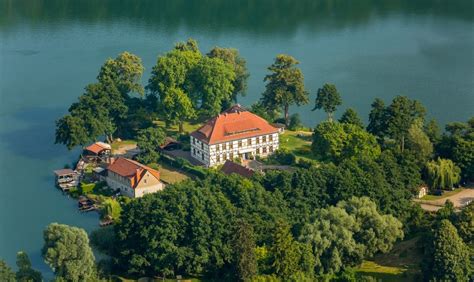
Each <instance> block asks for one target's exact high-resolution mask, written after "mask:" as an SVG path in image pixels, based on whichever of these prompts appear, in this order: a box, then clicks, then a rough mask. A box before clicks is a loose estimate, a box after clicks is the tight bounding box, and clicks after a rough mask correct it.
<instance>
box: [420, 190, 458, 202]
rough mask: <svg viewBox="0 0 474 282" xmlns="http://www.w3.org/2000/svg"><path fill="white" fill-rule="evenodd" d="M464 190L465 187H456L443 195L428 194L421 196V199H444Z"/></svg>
mask: <svg viewBox="0 0 474 282" xmlns="http://www.w3.org/2000/svg"><path fill="white" fill-rule="evenodd" d="M462 190H464V189H463V188H459V189H456V190H454V191H446V192H444V193H443V195H441V196H435V195H426V196H424V197H423V198H421V200H425V201H435V200H439V199H444V198H447V197H450V196H453V195H456V194H457V193H459V192H461V191H462Z"/></svg>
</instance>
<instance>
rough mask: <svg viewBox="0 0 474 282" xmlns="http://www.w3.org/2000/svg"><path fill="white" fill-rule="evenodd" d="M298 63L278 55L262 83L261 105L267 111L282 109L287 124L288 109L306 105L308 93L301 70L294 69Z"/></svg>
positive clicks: (285, 56) (290, 58) (288, 57)
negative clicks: (293, 106)
mask: <svg viewBox="0 0 474 282" xmlns="http://www.w3.org/2000/svg"><path fill="white" fill-rule="evenodd" d="M298 64H299V62H298V61H297V60H296V59H295V58H293V57H291V56H289V55H283V54H281V55H278V56H277V57H276V58H275V62H274V63H273V64H272V65H271V66H270V67H268V70H269V71H270V74H268V75H266V76H265V78H264V80H263V81H264V82H267V84H266V85H265V92H263V94H262V98H261V101H262V104H263V105H264V106H265V108H267V110H268V111H274V110H279V109H281V108H283V112H284V115H285V116H284V117H285V123H286V125H288V124H289V117H290V116H289V113H288V111H289V107H290V106H291V105H294V104H296V105H298V106H300V105H304V104H307V103H308V92H307V91H306V90H305V87H304V77H303V73H302V72H301V69H299V68H298V67H296V66H297V65H298Z"/></svg>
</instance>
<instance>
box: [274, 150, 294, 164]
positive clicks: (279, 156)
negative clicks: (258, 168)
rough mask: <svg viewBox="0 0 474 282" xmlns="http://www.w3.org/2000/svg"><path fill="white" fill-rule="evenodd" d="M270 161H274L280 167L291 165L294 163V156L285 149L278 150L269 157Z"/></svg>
mask: <svg viewBox="0 0 474 282" xmlns="http://www.w3.org/2000/svg"><path fill="white" fill-rule="evenodd" d="M270 160H274V161H276V162H277V163H279V164H282V165H293V164H295V162H296V156H295V154H293V153H292V152H290V151H288V150H286V149H279V150H276V151H275V153H274V154H273V155H271V156H270Z"/></svg>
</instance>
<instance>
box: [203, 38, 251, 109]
mask: <svg viewBox="0 0 474 282" xmlns="http://www.w3.org/2000/svg"><path fill="white" fill-rule="evenodd" d="M207 56H208V57H210V58H220V59H221V60H223V61H224V62H225V63H227V64H229V65H231V66H232V67H233V69H234V73H235V79H234V82H233V85H234V90H233V92H232V101H234V102H237V95H242V96H245V91H246V90H247V79H248V78H249V72H248V70H247V63H246V62H245V59H244V58H242V57H240V55H239V51H238V50H237V49H234V48H221V47H214V48H213V49H212V50H211V51H210V52H209V53H208V54H207Z"/></svg>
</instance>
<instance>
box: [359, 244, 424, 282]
mask: <svg viewBox="0 0 474 282" xmlns="http://www.w3.org/2000/svg"><path fill="white" fill-rule="evenodd" d="M420 240H421V237H420V236H417V237H414V238H412V239H409V240H406V241H402V242H399V243H397V244H395V245H394V246H393V249H392V250H391V251H390V252H389V253H387V254H377V255H375V256H374V258H373V259H372V260H366V261H364V262H363V263H362V265H360V266H359V267H358V268H356V272H357V274H358V275H360V276H372V277H374V278H376V279H377V280H381V281H419V280H420V278H421V267H420V263H421V261H422V259H423V252H422V248H421V241H420Z"/></svg>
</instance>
